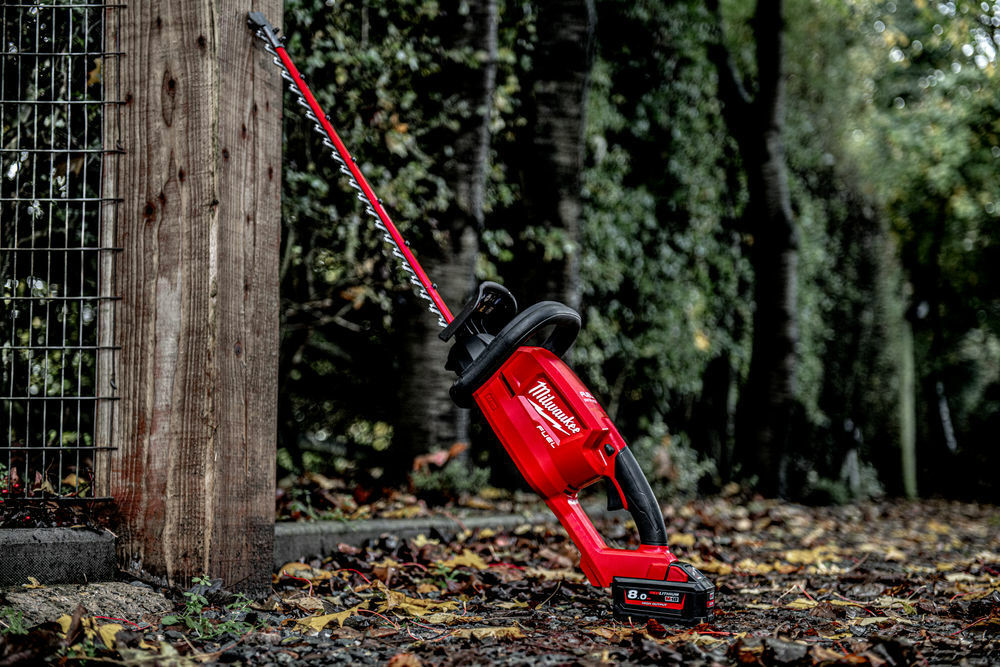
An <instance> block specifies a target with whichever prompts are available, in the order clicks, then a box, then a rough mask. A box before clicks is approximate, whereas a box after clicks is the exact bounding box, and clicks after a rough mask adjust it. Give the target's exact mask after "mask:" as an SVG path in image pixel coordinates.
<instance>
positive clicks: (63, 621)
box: [56, 614, 73, 635]
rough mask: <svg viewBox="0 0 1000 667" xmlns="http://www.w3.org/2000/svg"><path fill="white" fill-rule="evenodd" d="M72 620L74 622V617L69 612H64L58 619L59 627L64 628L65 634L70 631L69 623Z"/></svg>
mask: <svg viewBox="0 0 1000 667" xmlns="http://www.w3.org/2000/svg"><path fill="white" fill-rule="evenodd" d="M72 622H73V618H72V617H71V616H70V615H69V614H63V615H62V616H60V617H59V618H57V619H56V623H58V624H59V627H60V628H62V633H63V634H64V635H65V634H66V633H67V632H69V625H70V623H72Z"/></svg>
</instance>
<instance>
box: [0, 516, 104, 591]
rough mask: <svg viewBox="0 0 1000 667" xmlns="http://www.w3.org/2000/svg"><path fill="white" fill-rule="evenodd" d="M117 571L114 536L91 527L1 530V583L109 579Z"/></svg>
mask: <svg viewBox="0 0 1000 667" xmlns="http://www.w3.org/2000/svg"><path fill="white" fill-rule="evenodd" d="M117 571H118V567H117V562H116V559H115V537H114V535H112V534H111V533H109V532H107V531H97V530H93V529H89V528H4V529H0V586H17V585H20V584H26V583H28V577H34V578H35V579H37V580H38V582H39V583H42V584H65V583H73V584H78V583H86V582H91V581H109V580H112V579H114V578H115V574H116V573H117Z"/></svg>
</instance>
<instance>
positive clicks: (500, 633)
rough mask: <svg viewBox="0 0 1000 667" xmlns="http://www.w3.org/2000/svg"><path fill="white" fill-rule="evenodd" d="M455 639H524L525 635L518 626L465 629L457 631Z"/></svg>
mask: <svg viewBox="0 0 1000 667" xmlns="http://www.w3.org/2000/svg"><path fill="white" fill-rule="evenodd" d="M453 636H455V637H459V638H462V639H470V638H474V639H524V633H523V632H522V631H521V628H519V627H517V626H516V625H509V626H506V627H488V628H463V629H461V630H456V631H455V634H454V635H453Z"/></svg>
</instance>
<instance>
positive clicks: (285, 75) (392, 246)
mask: <svg viewBox="0 0 1000 667" xmlns="http://www.w3.org/2000/svg"><path fill="white" fill-rule="evenodd" d="M257 36H258V37H260V38H261V39H263V40H264V50H265V51H266V52H267V53H270V54H271V55H272V56H274V58H273V61H274V64H275V65H277V66H278V68H279V72H280V74H281V78H282V79H284V80H285V81H288V83H289V86H288V88H289V90H291V91H292V92H293V93H295V95H296V98H297V99H296V102H297V103H298V105H299V106H301V107H303V108H305V109H306V112H305V117H306V118H308V119H309V120H311V121H313V123H314V125H313V130H314V131H316V132H318V133H319V134H321V135H323V145H324V146H326V147H327V148H329V149H331V151H332V155H333V159H334V160H336V161H337V162H339V163H340V172H341V173H342V174H344V175H346V176H349V177H350V178H349V180H348V183H349V184H350V186H351V187H352V188H354V189H355V190H357V191H358V195H357V197H358V201H360V202H362V203H363V204H365V212H366V213H367V214H368V215H370V216H372V217H373V218H375V220H376V222H375V229H376V230H378V231H380V232H382V240H383V241H384V242H385V244H386V250H388V251H389V253H390V254H391V255H392V256H393V257H395V258H396V259H398V260H399V266H400V268H402V269H403V271H405V272H406V273H407V274H408V278H409V280H408V282H409V283H410V284H411V285H413V286H414V287H416V289H415V290H414V292H415V293H416V295H417V296H418V297H419V298H421V299H424V300H426V301H427V302H428V303H429V305H428V308H427V310H428V311H429V312H431V313H434V314H435V315H437V318H438V319H437V323H438V326H439V327H441V328H445V327H447V326H448V323H447V322H446V321H445V318H444V315H443V314H442V312H441V310H440V309H439V308H438V307H437V304H436V303H434V299H433V298H431V296H430V294H429V293H428V292H427V289H426V288H425V287H424V286H423V283H421V282H420V279H419V278H417V272H416V270H415V269H414V268H413V267H412V266H410V263H409V261H407V259H406V256H405V255H403V253H402V251H401V249H400V247H399V244H398V243H396V240H395V239H394V238H393V237H392V235H391V234H389V230H388V228H387V227H386V226H385V224H383V222H382V218H381V216H380V215H379V214H378V213H377V212H376V211H375V205H374V203H373V202H371V201H369V199H368V197H367V196H366V195H365V193H364V190H363V189H362V187H361V184H360V183H358V181H357V178H356V177H355V176H354V174H353V172H351V170H350V169H349V168H348V166H347V161H346V159H345V158H344V157H343V156H342V155H341V154H340V152H339V151H338V150H337V147H336V146H335V145H334V144H333V142H332V141H331V140H330V137H329V135H328V134H327V131H326V129H325V128H324V127H323V125H322V123H321V122H320V119H319V118H318V117H317V115H316V112H315V111H313V108H312V106H311V105H310V104H309V103H308V102H307V101H306V99H305V95H304V91H303V90H302V89H301V88H300V87H299V84H298V83H297V82H296V81H295V79H294V78H293V77H292V74H291V72H290V71H289V70H288V67H286V66H285V63H284V62H283V61H282V60H281V58H280V57H278V52H277V51H276V50H275V48H274V47H273V46H272V45H271V43H270V41H269V40H268V39H267V35H266V34H265V33H264V31H263V30H259V31H257ZM352 159H353V158H352Z"/></svg>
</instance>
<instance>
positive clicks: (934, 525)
mask: <svg viewBox="0 0 1000 667" xmlns="http://www.w3.org/2000/svg"><path fill="white" fill-rule="evenodd" d="M927 530H929V531H931V532H932V533H937V534H938V535H946V534H948V533H950V532H951V526H948V525H946V524H943V523H941V522H940V521H935V520H934V519H931V520H930V521H928V522H927Z"/></svg>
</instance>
